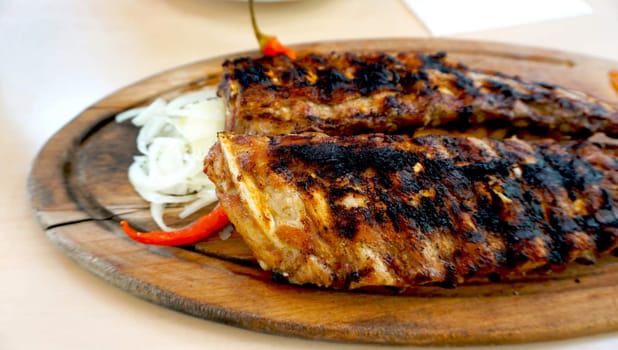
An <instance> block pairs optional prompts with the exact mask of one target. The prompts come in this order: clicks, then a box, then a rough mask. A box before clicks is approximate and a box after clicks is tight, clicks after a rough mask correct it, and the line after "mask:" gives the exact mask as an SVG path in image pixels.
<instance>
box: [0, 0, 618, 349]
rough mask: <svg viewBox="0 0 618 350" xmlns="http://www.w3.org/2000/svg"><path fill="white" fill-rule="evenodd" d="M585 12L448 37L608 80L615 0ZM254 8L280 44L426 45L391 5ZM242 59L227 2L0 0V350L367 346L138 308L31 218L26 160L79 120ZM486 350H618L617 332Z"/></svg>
mask: <svg viewBox="0 0 618 350" xmlns="http://www.w3.org/2000/svg"><path fill="white" fill-rule="evenodd" d="M588 3H589V4H590V5H591V6H592V7H593V8H594V13H593V14H591V15H586V16H581V17H575V18H569V19H562V20H553V21H547V22H541V23H535V24H527V25H523V26H517V27H510V28H502V29H494V30H486V31H482V32H475V33H467V34H461V35H456V36H452V37H455V38H468V39H478V40H491V41H501V42H507V43H515V44H525V45H532V46H542V47H549V48H555V49H561V50H567V51H573V52H578V53H584V54H589V55H593V56H598V57H602V58H608V59H612V60H616V61H617V67H616V68H617V69H618V1H611V0H605V1H604V0H589V1H588ZM257 11H258V15H259V21H260V24H261V26H262V28H263V29H264V31H265V32H268V33H273V34H277V35H278V36H279V37H280V39H281V40H282V41H283V42H285V43H290V44H292V43H299V42H306V41H318V40H333V39H350V38H380V37H429V36H430V35H429V32H428V31H427V30H426V29H425V28H424V27H423V25H422V24H421V22H420V21H419V20H418V19H417V18H416V17H415V16H414V15H413V14H412V13H411V12H410V11H408V9H407V8H406V7H405V6H404V5H403V3H402V2H401V1H399V0H382V1H377V0H308V1H296V2H283V3H270V4H260V5H259V6H258V7H257ZM254 48H255V42H254V38H253V36H252V33H251V27H250V23H249V19H248V13H247V9H246V3H243V2H238V1H215V0H150V1H147V0H143V1H137V0H123V1H113V0H111V1H110V0H81V1H79V0H73V1H71V0H55V1H52V0H39V1H34V0H32V1H25V0H24V1H21V0H0V126H1V131H2V132H1V136H0V155H1V156H0V160H1V161H2V163H1V164H2V174H1V175H0V176H1V178H2V181H1V182H0V193H1V194H2V195H1V196H0V237H1V238H2V239H1V240H0V349H2V350H4V349H135V348H142V349H148V350H155V349H244V350H249V349H271V348H286V349H313V348H317V347H319V348H321V349H361V348H363V349H364V348H372V346H368V345H354V344H345V345H342V344H335V343H328V342H317V341H309V340H303V339H296V338H287V337H281V336H274V335H267V334H262V333H258V332H254V331H249V330H243V329H238V328H234V327H229V326H225V325H222V324H217V323H214V322H210V321H205V320H202V319H198V318H194V317H191V316H187V315H184V314H181V313H178V312H175V311H171V310H168V309H165V308H163V307H159V306H157V305H154V304H151V303H148V302H145V301H142V300H139V299H137V298H135V297H133V296H131V295H129V294H127V293H125V292H124V291H122V290H120V289H117V288H116V287H113V286H111V285H109V284H107V283H106V282H104V281H102V280H100V279H99V278H97V277H95V276H93V275H91V274H90V273H88V272H87V271H85V270H82V269H81V268H80V267H78V266H77V264H75V263H74V262H73V261H72V260H70V259H69V258H67V257H65V256H64V255H63V254H62V253H61V252H60V250H59V249H57V248H56V247H55V246H54V245H53V244H52V243H50V242H49V241H48V240H47V239H46V237H45V235H44V233H43V231H42V229H41V228H40V226H39V225H38V223H37V221H36V219H35V217H34V216H33V214H32V211H31V209H30V204H29V199H28V194H27V191H26V178H27V175H28V172H29V168H30V164H31V161H32V159H33V158H34V157H35V156H36V153H37V151H38V150H39V149H40V147H42V146H43V144H44V143H45V141H46V140H47V139H48V138H49V137H50V136H51V135H53V133H54V132H55V131H56V130H58V129H60V128H61V127H62V126H63V125H64V124H65V123H67V122H69V121H70V120H71V119H72V118H73V117H74V116H75V115H77V114H78V113H79V112H80V111H81V110H83V109H85V108H86V107H88V106H89V105H90V104H92V103H94V102H95V101H97V100H98V99H100V98H101V97H103V96H105V95H107V94H109V93H111V92H113V91H115V90H117V89H118V88H120V87H123V86H126V85H128V84H131V83H133V82H135V81H137V80H139V79H141V78H143V77H146V76H148V75H151V74H153V73H156V72H159V71H161V70H165V69H169V68H173V67H176V66H178V65H181V64H184V63H188V62H193V61H197V60H200V59H203V58H208V57H211V56H215V55H222V54H226V53H230V52H236V51H242V50H248V49H254ZM616 311H617V312H618V307H617V310H616ZM483 348H484V349H493V348H494V347H483ZM495 348H499V349H538V348H542V349H606V350H609V349H618V332H615V333H610V334H602V335H595V336H590V337H585V338H578V339H572V340H565V341H557V342H547V343H535V344H524V345H509V346H501V347H495ZM473 349H474V347H473Z"/></svg>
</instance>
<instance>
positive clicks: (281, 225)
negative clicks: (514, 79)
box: [205, 133, 618, 288]
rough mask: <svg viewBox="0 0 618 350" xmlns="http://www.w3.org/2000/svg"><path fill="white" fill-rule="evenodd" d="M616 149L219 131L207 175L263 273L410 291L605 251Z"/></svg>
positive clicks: (616, 176) (615, 236)
mask: <svg viewBox="0 0 618 350" xmlns="http://www.w3.org/2000/svg"><path fill="white" fill-rule="evenodd" d="M617 153H618V152H617V151H616V149H612V148H600V146H597V145H594V144H592V143H589V142H571V143H556V142H553V141H539V142H523V141H520V140H517V139H509V140H504V141H497V140H481V139H476V138H454V137H447V136H426V137H421V138H411V137H407V136H398V135H390V136H389V135H382V134H366V135H355V136H349V137H330V136H325V135H323V134H303V135H286V136H276V137H265V136H250V135H235V134H231V133H222V134H220V135H219V142H218V143H217V145H215V147H213V149H212V150H211V153H210V155H209V156H208V158H207V160H206V166H205V170H206V172H207V174H208V176H209V177H210V178H211V179H212V180H213V181H214V182H215V183H216V184H217V193H218V196H219V198H220V203H221V205H223V207H224V208H225V210H226V212H227V213H228V215H229V217H230V219H231V221H232V222H233V223H234V224H235V227H236V229H237V230H238V232H239V233H240V234H241V235H242V236H243V238H244V239H245V241H246V242H247V244H248V245H249V246H250V247H251V249H252V250H253V251H254V253H255V255H256V258H257V259H258V261H259V262H260V265H261V266H262V268H264V269H268V270H272V271H274V272H275V273H277V274H279V275H281V276H283V277H285V278H286V279H288V280H289V281H290V282H292V283H296V284H304V283H311V284H316V285H320V286H328V287H333V288H358V287H363V286H394V287H407V286H412V285H422V284H443V285H454V284H457V283H461V282H463V281H465V280H466V279H468V278H470V277H472V276H490V275H491V276H500V277H509V276H511V275H518V274H521V273H524V272H527V271H531V270H536V269H541V268H551V267H556V266H563V265H564V264H565V263H568V262H571V261H575V260H576V261H579V262H593V261H594V259H595V257H596V256H598V255H599V254H602V253H604V252H611V251H614V250H616V248H617V246H618V245H617V242H618V219H617V217H618V203H617V202H616V201H617V200H616V194H617V192H618V162H617V161H616V155H617Z"/></svg>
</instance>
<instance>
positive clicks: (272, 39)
mask: <svg viewBox="0 0 618 350" xmlns="http://www.w3.org/2000/svg"><path fill="white" fill-rule="evenodd" d="M249 11H250V12H251V25H252V26H253V32H254V33H255V38H256V39H257V41H258V44H259V45H260V50H261V51H262V55H264V56H278V55H285V56H288V57H289V58H290V59H291V60H295V59H296V54H295V53H294V51H292V49H290V48H289V47H287V46H285V45H283V44H281V42H280V41H279V39H277V37H276V36H272V35H267V34H264V33H262V31H260V29H259V28H258V26H257V22H256V20H255V11H254V10H253V0H249Z"/></svg>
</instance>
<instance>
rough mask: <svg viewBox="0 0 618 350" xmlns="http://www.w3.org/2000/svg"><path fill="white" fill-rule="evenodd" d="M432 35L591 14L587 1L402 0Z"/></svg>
mask: <svg viewBox="0 0 618 350" xmlns="http://www.w3.org/2000/svg"><path fill="white" fill-rule="evenodd" d="M403 2H404V3H405V4H406V5H407V6H408V7H409V8H410V10H412V12H413V13H414V14H415V15H416V16H417V17H418V18H419V19H420V20H421V21H422V22H423V23H424V24H425V26H426V27H427V29H429V31H430V32H431V33H432V34H433V35H451V34H457V33H464V32H474V31H479V30H486V29H492V28H500V27H509V26H514V25H519V24H524V23H532V22H540V21H546V20H552V19H559V18H566V17H573V16H580V15H586V14H590V13H592V8H591V7H590V6H589V5H588V4H587V3H586V2H585V1H584V0H403Z"/></svg>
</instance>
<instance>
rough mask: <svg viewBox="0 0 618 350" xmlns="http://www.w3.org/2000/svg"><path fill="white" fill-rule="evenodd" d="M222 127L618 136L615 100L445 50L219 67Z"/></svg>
mask: <svg viewBox="0 0 618 350" xmlns="http://www.w3.org/2000/svg"><path fill="white" fill-rule="evenodd" d="M223 71H224V76H223V81H222V83H221V85H220V88H219V94H220V95H222V96H223V97H224V98H225V100H226V103H227V106H226V107H227V113H228V115H227V125H226V130H228V131H234V132H238V133H249V134H266V135H278V134H287V133H300V132H304V131H318V132H324V133H327V134H330V135H352V134H358V133H366V132H384V133H410V134H411V131H414V130H415V129H418V128H420V127H425V126H429V127H443V126H444V127H451V128H456V129H458V130H462V129H465V128H466V127H468V126H470V125H479V124H486V125H489V124H495V125H497V126H500V127H504V126H508V127H509V128H510V129H511V131H512V132H511V134H514V135H517V134H518V133H519V132H520V131H525V132H526V133H530V132H535V133H537V134H539V135H543V136H545V137H547V136H550V137H554V138H569V137H570V138H584V137H587V136H590V135H591V134H594V133H596V132H604V133H606V134H607V135H608V136H610V137H616V136H618V109H617V107H616V106H613V105H610V104H608V103H606V102H603V101H600V100H597V99H595V98H593V97H591V96H587V95H585V94H583V93H581V92H575V91H569V90H567V89H564V88H561V87H558V86H554V85H550V84H546V83H532V82H525V81H522V80H521V79H519V78H517V77H511V76H507V75H504V74H501V73H489V72H482V71H478V70H472V69H469V68H467V67H465V66H464V65H462V64H458V63H451V62H448V61H447V60H445V54H443V53H438V54H435V55H424V54H421V53H397V54H393V55H389V54H386V53H349V52H345V53H331V54H325V55H317V54H308V55H305V56H302V57H299V58H298V59H297V60H295V61H291V60H289V59H288V58H287V57H285V56H277V57H260V58H240V59H235V60H228V61H226V62H225V63H224V64H223Z"/></svg>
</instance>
